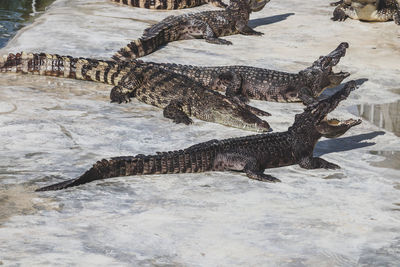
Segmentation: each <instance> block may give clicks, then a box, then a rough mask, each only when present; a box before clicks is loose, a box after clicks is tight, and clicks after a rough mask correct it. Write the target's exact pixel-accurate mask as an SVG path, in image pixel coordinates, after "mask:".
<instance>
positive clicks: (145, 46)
mask: <svg viewBox="0 0 400 267" xmlns="http://www.w3.org/2000/svg"><path fill="white" fill-rule="evenodd" d="M268 2H269V0H231V2H230V4H229V6H228V7H227V8H226V9H225V10H215V11H203V12H198V13H189V14H183V15H179V16H169V17H166V18H165V19H164V20H162V21H161V22H159V23H157V24H155V25H153V26H151V27H150V28H147V29H145V30H144V33H143V35H142V37H141V38H139V39H138V40H135V41H133V42H130V43H129V44H128V45H127V46H126V47H124V48H122V49H121V50H119V51H118V52H117V53H116V54H115V55H114V56H113V59H114V60H116V61H120V60H129V59H135V58H138V57H142V56H145V55H148V54H150V53H152V52H154V51H155V50H157V49H158V48H159V47H160V46H162V45H165V44H167V43H169V42H172V41H178V40H187V39H194V38H203V39H205V40H206V41H207V42H209V43H213V44H224V45H230V44H232V43H231V42H230V41H227V40H224V39H221V38H219V37H220V36H227V35H232V34H239V33H240V34H244V35H262V33H261V32H257V31H254V30H253V29H252V28H250V27H249V26H248V25H247V23H248V21H249V16H250V13H251V12H253V11H254V12H256V11H260V10H261V9H262V8H264V6H265V5H266V4H267V3H268Z"/></svg>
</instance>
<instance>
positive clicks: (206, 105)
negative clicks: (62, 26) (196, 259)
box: [0, 52, 271, 131]
mask: <svg viewBox="0 0 400 267" xmlns="http://www.w3.org/2000/svg"><path fill="white" fill-rule="evenodd" d="M0 72H19V73H33V74H39V75H46V76H56V77H64V78H73V79H79V80H87V81H97V82H103V83H107V84H111V85H114V88H113V89H112V90H111V93H110V97H111V101H112V102H119V103H121V102H123V101H125V102H128V101H130V99H131V98H133V97H134V98H137V99H138V100H140V101H142V102H144V103H147V104H150V105H153V106H156V107H160V108H162V109H163V110H164V117H166V118H169V119H172V120H173V121H174V122H176V123H184V124H190V123H192V120H191V119H190V118H189V116H194V117H196V118H198V119H201V120H204V121H208V122H216V123H220V124H223V125H227V126H231V127H237V128H241V129H245V130H250V131H270V130H271V129H270V126H269V124H268V123H267V122H266V121H264V120H262V119H260V118H259V117H257V115H261V116H269V115H270V114H269V113H268V112H265V111H262V110H259V109H257V108H254V107H251V106H249V105H247V104H245V103H243V102H241V101H239V100H238V99H236V98H229V97H226V96H224V95H221V94H220V93H218V92H216V91H213V90H209V89H207V88H205V87H204V86H202V85H201V84H199V83H197V82H195V81H193V80H191V79H189V78H187V77H185V76H182V75H179V74H176V73H173V72H170V71H167V70H165V69H162V68H158V67H156V66H152V65H149V64H144V63H141V62H135V63H134V62H120V63H116V62H114V61H102V60H96V59H86V58H73V57H69V56H59V55H51V54H45V53H41V54H27V53H24V52H22V53H18V54H15V55H14V54H9V55H5V56H3V57H0Z"/></svg>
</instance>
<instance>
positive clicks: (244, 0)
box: [229, 0, 270, 12]
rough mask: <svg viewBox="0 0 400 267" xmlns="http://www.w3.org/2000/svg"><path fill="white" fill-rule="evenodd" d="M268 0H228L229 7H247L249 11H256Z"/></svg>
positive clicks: (233, 8) (234, 8) (236, 8)
mask: <svg viewBox="0 0 400 267" xmlns="http://www.w3.org/2000/svg"><path fill="white" fill-rule="evenodd" d="M269 1H270V0H230V3H229V9H232V10H238V9H241V10H246V9H247V10H248V11H249V12H257V11H260V10H261V9H263V8H264V6H265V5H266V4H267V3H268V2H269Z"/></svg>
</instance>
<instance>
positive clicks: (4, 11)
mask: <svg viewBox="0 0 400 267" xmlns="http://www.w3.org/2000/svg"><path fill="white" fill-rule="evenodd" d="M53 1H54V0H0V48H1V47H4V46H5V45H6V44H7V42H8V40H10V39H11V38H12V37H13V36H14V35H15V34H16V33H17V31H18V30H19V29H21V28H22V27H23V26H25V25H27V24H29V23H31V22H32V21H33V19H34V18H35V17H37V16H39V15H40V14H41V13H43V11H44V10H45V9H46V7H47V6H48V5H49V4H51V3H52V2H53Z"/></svg>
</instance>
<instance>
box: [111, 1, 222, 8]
mask: <svg viewBox="0 0 400 267" xmlns="http://www.w3.org/2000/svg"><path fill="white" fill-rule="evenodd" d="M111 1H112V2H116V3H120V4H123V5H128V6H133V7H141V8H148V9H163V10H164V9H165V10H171V9H183V8H190V7H196V6H200V5H204V4H208V3H210V4H212V5H214V6H216V7H222V8H225V7H227V5H226V4H225V3H224V2H222V1H221V0H111Z"/></svg>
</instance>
